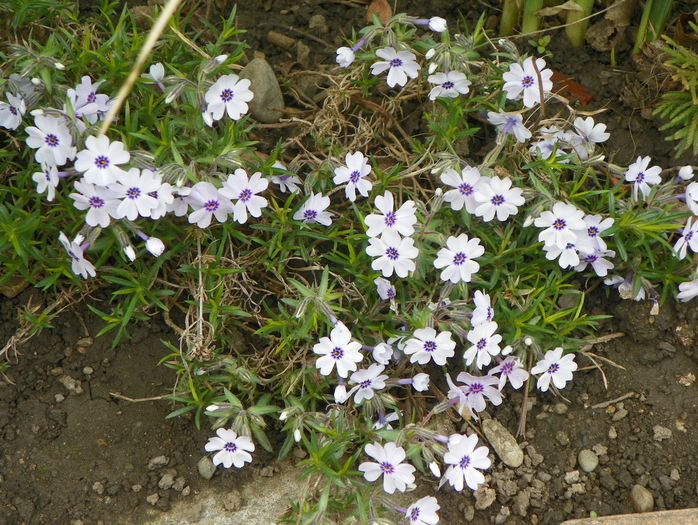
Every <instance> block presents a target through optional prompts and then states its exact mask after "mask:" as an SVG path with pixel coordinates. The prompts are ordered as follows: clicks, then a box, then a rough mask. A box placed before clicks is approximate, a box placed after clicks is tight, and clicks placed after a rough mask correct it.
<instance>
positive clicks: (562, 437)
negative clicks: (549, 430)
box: [555, 430, 570, 447]
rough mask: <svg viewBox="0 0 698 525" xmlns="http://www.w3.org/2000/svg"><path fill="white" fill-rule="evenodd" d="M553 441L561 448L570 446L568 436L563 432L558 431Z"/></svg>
mask: <svg viewBox="0 0 698 525" xmlns="http://www.w3.org/2000/svg"><path fill="white" fill-rule="evenodd" d="M555 441H557V442H558V443H559V444H560V445H562V446H563V447H566V446H567V445H569V444H570V438H569V436H568V435H567V434H565V432H563V431H562V430H560V431H558V432H557V434H555Z"/></svg>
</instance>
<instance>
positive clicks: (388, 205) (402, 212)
mask: <svg viewBox="0 0 698 525" xmlns="http://www.w3.org/2000/svg"><path fill="white" fill-rule="evenodd" d="M374 204H375V206H376V208H377V209H378V211H380V212H381V213H380V214H377V213H371V214H369V215H367V216H366V218H365V219H364V222H365V223H366V226H368V230H367V231H366V235H368V236H369V237H378V236H379V235H381V234H382V233H383V232H384V231H387V230H392V231H396V232H397V233H399V234H400V235H403V236H405V237H409V236H410V235H412V234H413V233H414V224H415V223H416V222H417V216H416V215H415V207H414V202H413V201H409V200H408V201H405V202H404V203H403V204H402V206H400V208H399V209H398V210H397V211H393V207H394V201H393V194H392V193H390V192H389V191H386V192H385V194H384V195H378V196H376V200H375V203H374Z"/></svg>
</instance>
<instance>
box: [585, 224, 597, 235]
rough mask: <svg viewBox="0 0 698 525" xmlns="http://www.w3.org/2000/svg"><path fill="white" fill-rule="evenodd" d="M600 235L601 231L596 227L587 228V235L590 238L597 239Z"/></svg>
mask: <svg viewBox="0 0 698 525" xmlns="http://www.w3.org/2000/svg"><path fill="white" fill-rule="evenodd" d="M598 234H599V229H598V228H597V227H596V226H589V227H588V228H587V235H588V236H589V237H596V236H597V235H598Z"/></svg>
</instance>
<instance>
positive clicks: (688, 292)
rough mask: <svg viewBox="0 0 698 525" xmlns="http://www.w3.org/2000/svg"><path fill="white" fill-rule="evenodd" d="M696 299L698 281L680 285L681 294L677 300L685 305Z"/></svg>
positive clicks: (697, 295)
mask: <svg viewBox="0 0 698 525" xmlns="http://www.w3.org/2000/svg"><path fill="white" fill-rule="evenodd" d="M694 297H698V279H694V280H692V281H686V282H683V283H680V284H679V293H678V295H677V296H676V298H677V299H678V300H679V301H681V302H683V303H685V302H687V301H690V300H691V299H693V298H694Z"/></svg>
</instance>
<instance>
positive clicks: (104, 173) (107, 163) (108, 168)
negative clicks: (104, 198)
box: [75, 135, 131, 186]
mask: <svg viewBox="0 0 698 525" xmlns="http://www.w3.org/2000/svg"><path fill="white" fill-rule="evenodd" d="M85 147H86V148H87V149H84V150H82V151H80V152H78V156H77V158H76V159H75V169H76V170H78V171H80V172H83V177H85V182H88V183H90V184H97V185H98V186H108V185H109V184H111V183H112V182H116V180H117V178H118V177H119V176H121V175H122V174H123V173H124V170H123V169H121V168H120V167H119V164H126V163H127V162H128V161H129V160H130V159H131V154H130V153H129V152H128V151H125V150H124V143H123V142H119V141H114V142H110V141H109V138H108V137H106V136H105V135H100V136H99V137H93V136H89V137H87V139H85Z"/></svg>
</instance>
